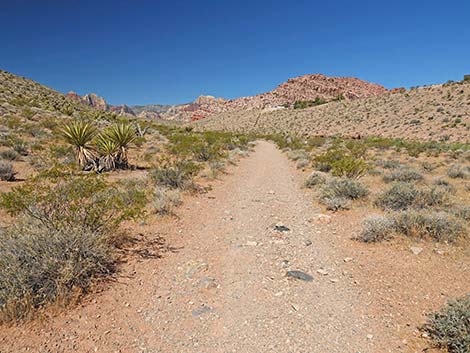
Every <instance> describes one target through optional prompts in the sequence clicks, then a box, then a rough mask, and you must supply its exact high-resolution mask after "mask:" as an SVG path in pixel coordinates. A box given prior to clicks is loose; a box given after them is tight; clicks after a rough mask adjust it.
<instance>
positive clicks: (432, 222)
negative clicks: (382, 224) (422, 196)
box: [393, 211, 464, 243]
mask: <svg viewBox="0 0 470 353" xmlns="http://www.w3.org/2000/svg"><path fill="white" fill-rule="evenodd" d="M393 223H394V227H395V230H396V231H397V232H398V233H401V234H404V235H406V236H410V237H417V238H426V237H430V238H431V239H433V240H435V241H437V242H448V243H454V242H455V241H457V239H458V238H459V237H460V236H461V235H463V234H464V227H463V226H462V224H461V223H460V222H459V221H457V220H456V219H455V218H454V217H452V216H451V215H449V214H447V213H445V212H429V211H402V212H399V213H397V214H395V215H394V216H393Z"/></svg>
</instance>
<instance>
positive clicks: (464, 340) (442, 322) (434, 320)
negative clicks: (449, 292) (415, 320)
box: [423, 294, 470, 353]
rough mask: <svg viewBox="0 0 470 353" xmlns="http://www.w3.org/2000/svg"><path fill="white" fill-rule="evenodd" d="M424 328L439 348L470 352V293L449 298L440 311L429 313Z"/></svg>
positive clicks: (456, 351)
mask: <svg viewBox="0 0 470 353" xmlns="http://www.w3.org/2000/svg"><path fill="white" fill-rule="evenodd" d="M423 329H424V330H425V331H426V332H427V333H428V335H429V337H430V339H431V340H432V341H433V342H434V344H435V345H436V346H437V347H438V348H442V349H445V350H447V352H449V353H468V352H470V295H468V294H467V295H466V296H464V297H461V298H457V299H453V300H449V302H448V303H447V305H445V306H444V307H443V308H442V309H441V310H440V311H438V312H435V313H431V314H430V315H428V321H427V323H426V324H425V325H424V327H423Z"/></svg>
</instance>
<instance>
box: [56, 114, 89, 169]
mask: <svg viewBox="0 0 470 353" xmlns="http://www.w3.org/2000/svg"><path fill="white" fill-rule="evenodd" d="M61 134H62V136H63V138H64V139H65V141H66V142H68V143H69V144H71V145H72V146H73V147H74V148H75V154H76V158H77V161H78V164H79V165H80V167H82V168H86V167H87V166H88V165H89V164H90V163H94V161H95V159H96V154H95V153H94V151H93V148H92V146H91V141H92V140H93V138H94V137H95V136H96V128H95V127H94V126H93V125H92V124H90V123H87V122H84V121H75V122H72V123H70V124H67V125H65V126H63V127H62V129H61Z"/></svg>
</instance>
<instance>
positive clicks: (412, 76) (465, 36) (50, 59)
mask: <svg viewBox="0 0 470 353" xmlns="http://www.w3.org/2000/svg"><path fill="white" fill-rule="evenodd" d="M0 4H1V6H0V33H1V34H0V36H1V42H0V68H2V69H4V70H7V71H11V72H13V73H15V74H18V75H21V76H26V77H29V78H32V79H34V80H36V81H39V82H40V83H43V84H45V85H47V86H50V87H52V88H55V89H57V90H59V91H61V92H67V91H69V90H74V91H76V92H78V93H79V94H85V93H89V92H95V93H97V94H98V95H101V96H103V97H105V98H106V99H107V100H108V102H110V103H111V104H122V103H126V104H129V105H132V104H146V103H167V104H174V103H184V102H188V101H191V100H193V99H194V98H196V97H197V96H199V95H201V94H210V95H215V96H220V97H225V98H235V97H239V96H244V95H253V94H257V93H261V92H264V91H268V90H271V89H273V88H274V87H275V86H277V85H278V84H279V83H281V82H283V81H285V80H286V79H287V78H289V77H294V76H299V75H303V74H307V73H324V74H327V75H333V76H355V77H359V78H362V79H365V80H369V81H372V82H376V83H380V84H383V85H384V86H386V87H388V88H393V87H399V86H414V85H423V84H430V83H440V82H445V81H447V80H449V79H452V80H460V79H461V78H462V76H463V74H464V73H470V0H464V1H452V0H448V1H442V0H440V1H435V0H427V1H421V0H419V1H413V0H407V1H404V0H388V1H381V0H377V1H361V0H356V1H353V0H348V1H346V0H336V1H328V0H323V1H321V2H320V1H314V0H311V1H307V0H290V1H287V0H286V1H277V0H273V1H265V0H251V1H248V0H238V1H225V0H206V1H205V0H199V1H196V0H194V1H189V0H182V1H178V0H173V1H158V0H156V1H150V0H147V1H143V0H127V1H125V0H109V1H100V0H94V1H91V0H41V1H39V0H12V1H8V0H2V1H1V3H0Z"/></svg>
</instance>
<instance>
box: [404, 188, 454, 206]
mask: <svg viewBox="0 0 470 353" xmlns="http://www.w3.org/2000/svg"><path fill="white" fill-rule="evenodd" d="M448 203H449V191H448V190H447V189H446V188H442V187H438V186H433V187H426V188H424V189H421V190H419V191H418V194H417V195H416V199H415V201H414V203H413V206H414V207H416V208H426V207H437V206H444V205H446V204H448Z"/></svg>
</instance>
